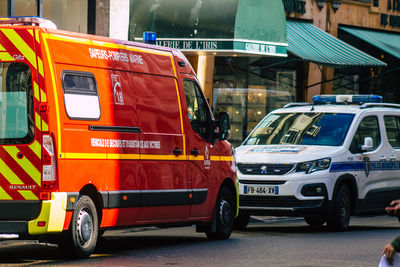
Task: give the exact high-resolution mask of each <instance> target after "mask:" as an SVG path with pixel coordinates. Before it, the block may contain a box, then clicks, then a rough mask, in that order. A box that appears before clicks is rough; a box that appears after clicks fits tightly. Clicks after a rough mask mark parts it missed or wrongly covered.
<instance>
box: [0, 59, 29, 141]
mask: <svg viewBox="0 0 400 267" xmlns="http://www.w3.org/2000/svg"><path fill="white" fill-rule="evenodd" d="M33 137H34V121H33V97H32V75H31V70H30V68H29V66H28V65H27V64H25V63H21V62H13V63H0V144H27V143H30V142H31V141H32V140H33Z"/></svg>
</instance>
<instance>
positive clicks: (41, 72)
mask: <svg viewBox="0 0 400 267" xmlns="http://www.w3.org/2000/svg"><path fill="white" fill-rule="evenodd" d="M37 60H38V70H39V74H40V75H41V76H42V77H44V72H43V61H42V59H41V58H40V57H38V58H37Z"/></svg>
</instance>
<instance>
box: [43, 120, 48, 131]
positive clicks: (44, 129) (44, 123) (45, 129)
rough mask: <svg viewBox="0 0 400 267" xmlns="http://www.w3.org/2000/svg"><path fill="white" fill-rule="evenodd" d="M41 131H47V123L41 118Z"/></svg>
mask: <svg viewBox="0 0 400 267" xmlns="http://www.w3.org/2000/svg"><path fill="white" fill-rule="evenodd" d="M42 131H44V132H47V131H49V125H47V123H46V122H45V121H44V120H42Z"/></svg>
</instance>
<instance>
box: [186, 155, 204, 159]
mask: <svg viewBox="0 0 400 267" xmlns="http://www.w3.org/2000/svg"><path fill="white" fill-rule="evenodd" d="M189 160H204V156H193V155H189Z"/></svg>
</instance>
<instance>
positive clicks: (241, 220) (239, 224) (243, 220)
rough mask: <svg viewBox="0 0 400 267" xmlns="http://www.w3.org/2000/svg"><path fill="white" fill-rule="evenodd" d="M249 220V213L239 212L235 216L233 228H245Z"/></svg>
mask: <svg viewBox="0 0 400 267" xmlns="http://www.w3.org/2000/svg"><path fill="white" fill-rule="evenodd" d="M249 221H250V215H249V214H245V213H244V214H239V216H237V217H236V219H235V221H234V223H233V226H234V228H235V229H245V228H246V226H247V225H248V224H249Z"/></svg>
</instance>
